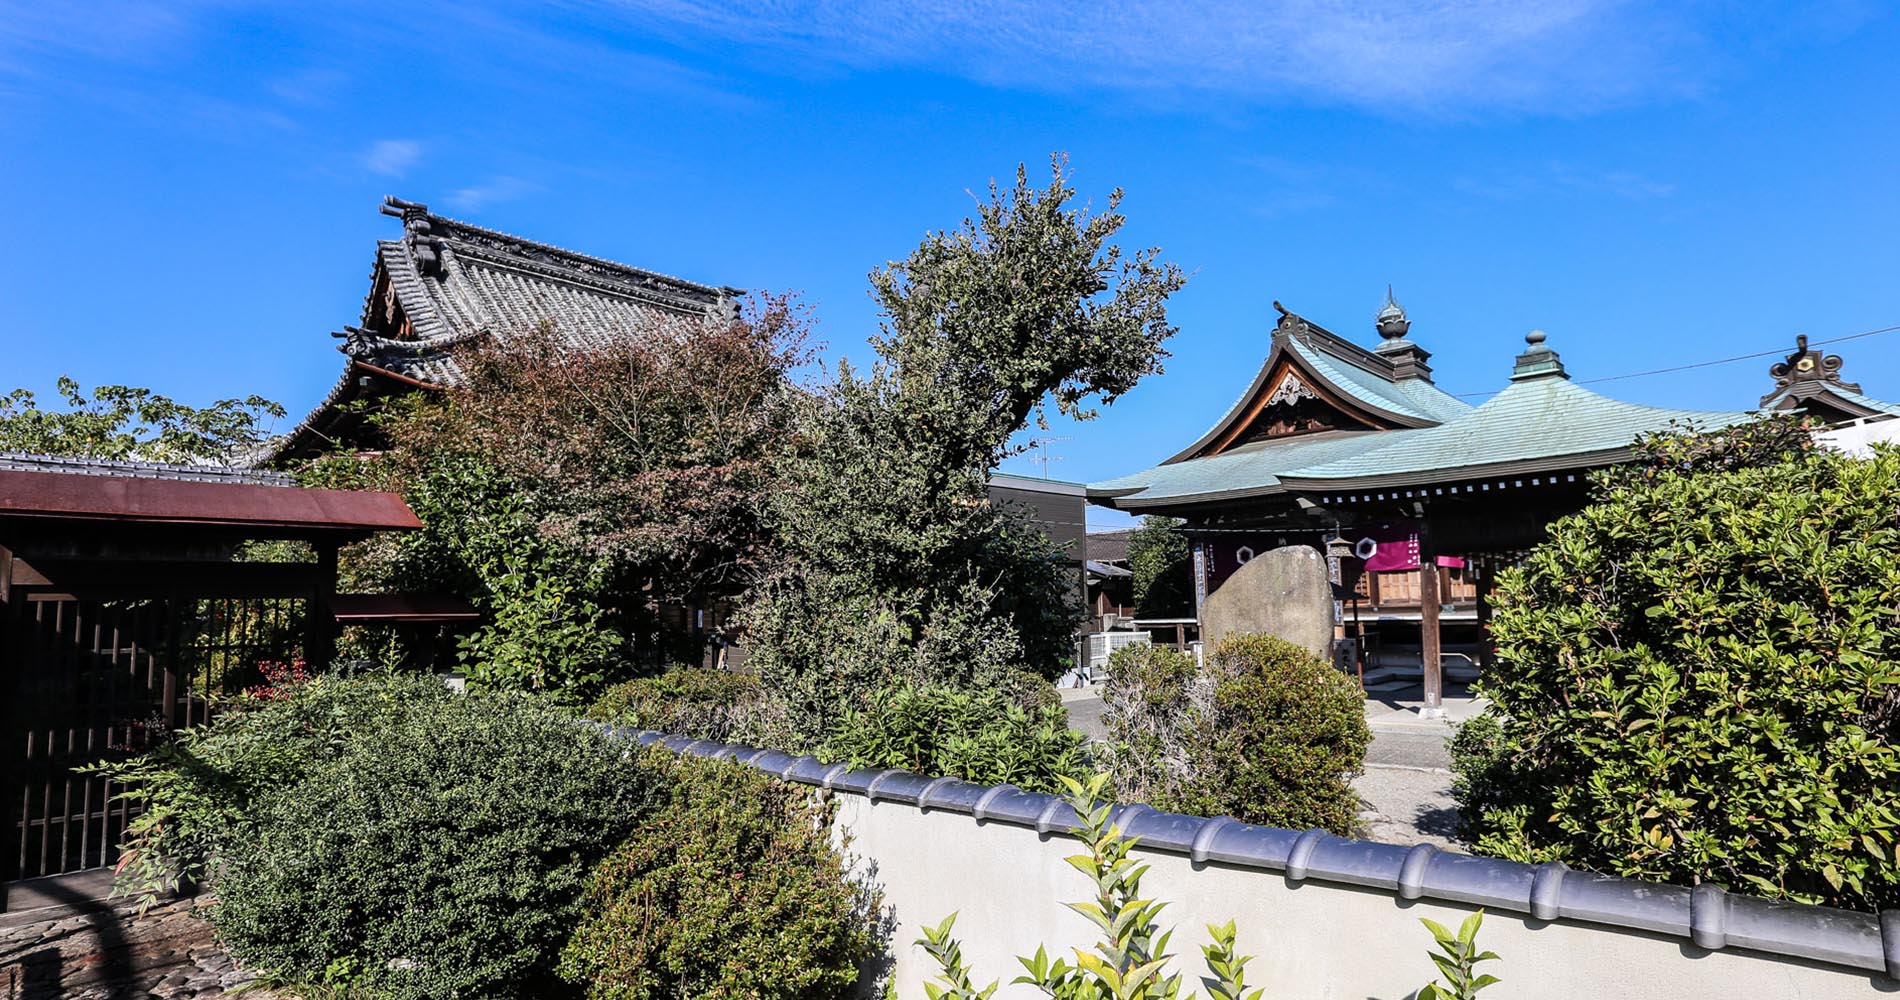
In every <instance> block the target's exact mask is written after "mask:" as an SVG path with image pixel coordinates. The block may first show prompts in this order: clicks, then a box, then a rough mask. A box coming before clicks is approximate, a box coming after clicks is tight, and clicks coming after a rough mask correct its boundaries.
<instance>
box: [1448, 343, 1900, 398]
mask: <svg viewBox="0 0 1900 1000" xmlns="http://www.w3.org/2000/svg"><path fill="white" fill-rule="evenodd" d="M1895 330H1900V325H1896V326H1883V327H1881V328H1880V329H1878V330H1863V331H1861V332H1860V333H1850V334H1848V335H1846V336H1844V337H1833V338H1830V339H1828V340H1814V341H1809V342H1808V346H1809V347H1826V346H1827V345H1829V344H1840V343H1844V342H1846V341H1849V340H1859V339H1861V338H1862V337H1873V336H1877V335H1879V334H1883V333H1892V332H1894V331H1895ZM1787 354H1788V351H1787V349H1786V348H1776V349H1775V350H1772V351H1757V352H1755V353H1754V354H1737V355H1736V356H1734V357H1732V358H1718V359H1716V360H1714V361H1698V362H1696V363H1694V364H1688V365H1676V366H1674V367H1670V368H1652V369H1650V370H1649V371H1645V372H1629V373H1628V374H1624V375H1603V376H1600V377H1598V378H1585V379H1577V380H1576V384H1578V385H1595V384H1597V383H1599V382H1620V381H1622V380H1623V379H1628V378H1645V377H1647V376H1650V375H1668V374H1670V373H1672V372H1686V371H1689V370H1691V369H1695V368H1713V367H1715V366H1716V365H1730V364H1734V363H1735V362H1737V361H1753V360H1755V359H1756V358H1776V357H1786V356H1787ZM1496 394H1497V390H1495V389H1494V390H1491V391H1490V392H1454V393H1452V394H1451V395H1453V396H1455V397H1457V398H1459V399H1473V398H1476V397H1478V396H1492V395H1496Z"/></svg>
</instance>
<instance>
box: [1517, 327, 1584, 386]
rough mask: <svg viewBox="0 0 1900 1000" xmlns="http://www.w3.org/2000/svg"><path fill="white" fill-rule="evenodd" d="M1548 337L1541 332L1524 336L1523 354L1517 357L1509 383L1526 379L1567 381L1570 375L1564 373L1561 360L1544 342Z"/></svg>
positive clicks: (1533, 331)
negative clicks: (1559, 379) (1525, 345)
mask: <svg viewBox="0 0 1900 1000" xmlns="http://www.w3.org/2000/svg"><path fill="white" fill-rule="evenodd" d="M1549 336H1550V335H1549V334H1547V333H1545V332H1544V331H1542V330H1532V331H1531V332H1529V333H1527V334H1525V335H1524V343H1525V344H1527V345H1529V346H1527V347H1525V348H1524V353H1522V354H1520V355H1518V356H1517V366H1516V367H1515V368H1513V369H1512V370H1511V381H1513V382H1522V381H1525V380H1528V379H1539V378H1551V377H1555V378H1561V379H1568V378H1569V377H1570V373H1569V372H1567V371H1564V362H1563V359H1562V358H1560V357H1558V356H1557V352H1556V351H1555V350H1553V349H1552V348H1551V347H1550V346H1549V345H1548V344H1545V343H1544V340H1545V339H1546V338H1547V337H1549Z"/></svg>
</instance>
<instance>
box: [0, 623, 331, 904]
mask: <svg viewBox="0 0 1900 1000" xmlns="http://www.w3.org/2000/svg"><path fill="white" fill-rule="evenodd" d="M9 596H10V599H9V600H7V601H5V602H0V615H4V618H0V626H4V630H3V631H0V693H4V695H5V697H6V703H5V708H4V711H3V712H0V884H5V883H12V882H19V881H25V880H30V879H36V878H43V877H47V876H54V875H63V874H68V873H72V872H80V871H86V870H89V869H95V868H102V867H105V866H108V865H111V864H113V863H115V862H116V861H117V859H118V856H119V845H120V842H121V840H122V839H123V837H124V833H125V827H126V824H127V823H128V822H130V821H131V820H132V819H133V818H134V817H135V816H137V815H138V810H137V809H136V808H135V807H134V806H132V805H131V804H130V803H127V802H124V801H121V800H119V799H118V798H117V796H118V794H119V792H120V791H121V788H120V787H119V786H118V785H117V784H116V783H114V782H112V781H110V780H108V779H106V778H104V777H100V776H98V775H93V774H87V773H84V772H83V770H82V769H83V768H84V767H85V766H86V765H89V764H94V763H97V762H99V761H102V760H107V759H124V758H125V757H127V756H130V755H133V754H138V753H142V752H144V751H146V750H148V749H150V748H151V746H152V745H153V744H154V742H155V741H156V740H157V739H159V738H161V737H162V736H163V735H164V734H166V733H167V732H169V731H171V730H173V729H179V728H184V727H187V726H193V725H201V724H203V723H204V722H206V721H208V720H209V719H210V717H211V715H212V713H213V709H214V706H215V704H216V699H217V697H218V696H219V695H223V694H229V693H232V692H234V691H236V690H238V689H241V688H242V687H244V686H246V685H249V684H254V683H257V679H258V677H259V673H258V664H259V663H260V662H262V661H268V660H278V659H291V658H294V657H296V656H297V655H298V654H299V652H300V646H301V643H302V639H303V635H304V627H303V622H302V618H303V607H302V606H303V605H304V604H305V600H303V599H297V600H291V599H281V598H278V599H269V598H266V599H259V598H202V597H171V598H166V599H141V600H109V601H101V600H80V599H76V598H74V597H73V596H71V595H69V594H54V593H38V594H35V593H29V592H28V591H27V589H26V588H21V587H15V588H13V592H12V594H11V595H9Z"/></svg>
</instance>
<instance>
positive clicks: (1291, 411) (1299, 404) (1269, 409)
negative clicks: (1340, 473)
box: [1202, 361, 1381, 455]
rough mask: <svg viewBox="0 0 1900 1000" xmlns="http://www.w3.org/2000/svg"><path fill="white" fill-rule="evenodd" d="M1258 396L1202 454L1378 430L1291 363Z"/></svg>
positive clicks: (1282, 365) (1280, 369)
mask: <svg viewBox="0 0 1900 1000" xmlns="http://www.w3.org/2000/svg"><path fill="white" fill-rule="evenodd" d="M1278 369H1279V370H1278V372H1277V373H1276V375H1275V376H1274V377H1273V378H1272V379H1270V380H1269V381H1268V382H1267V383H1266V384H1267V385H1268V386H1270V387H1271V388H1269V389H1267V390H1266V391H1264V392H1262V393H1260V394H1259V395H1257V396H1256V397H1255V398H1254V400H1253V403H1252V405H1251V407H1249V408H1248V409H1247V411H1246V415H1245V416H1244V417H1242V419H1241V420H1240V421H1238V422H1237V423H1235V424H1234V425H1233V427H1232V428H1231V429H1230V430H1229V431H1228V433H1227V434H1225V435H1223V436H1222V437H1221V438H1220V439H1219V440H1216V441H1214V442H1213V443H1212V444H1211V445H1210V446H1209V447H1208V448H1207V449H1206V450H1205V451H1204V452H1202V454H1204V455H1218V454H1220V453H1221V452H1224V451H1230V450H1232V449H1234V448H1238V447H1240V446H1241V445H1246V444H1253V443H1255V442H1257V441H1269V440H1272V439H1274V438H1285V437H1294V436H1296V435H1300V434H1317V433H1319V432H1320V431H1333V430H1365V429H1367V428H1373V427H1378V426H1381V425H1379V424H1377V423H1375V422H1374V421H1372V420H1370V419H1368V418H1367V417H1365V416H1364V415H1362V414H1359V413H1357V412H1354V411H1353V410H1352V409H1351V408H1350V407H1348V406H1346V405H1344V404H1343V403H1342V402H1341V401H1339V400H1338V399H1337V398H1335V397H1334V396H1333V395H1332V394H1331V393H1329V392H1327V391H1326V390H1325V389H1324V388H1322V387H1321V386H1320V384H1319V382H1318V381H1317V380H1315V379H1313V378H1312V377H1311V376H1303V375H1302V373H1301V372H1300V370H1299V369H1298V368H1296V367H1295V366H1294V365H1293V363H1292V362H1291V361H1283V362H1281V364H1280V365H1279V366H1278Z"/></svg>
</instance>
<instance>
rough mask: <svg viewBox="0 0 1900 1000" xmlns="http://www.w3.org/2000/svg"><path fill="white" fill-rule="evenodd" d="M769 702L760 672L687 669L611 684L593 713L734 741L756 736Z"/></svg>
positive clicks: (666, 730)
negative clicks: (761, 685)
mask: <svg viewBox="0 0 1900 1000" xmlns="http://www.w3.org/2000/svg"><path fill="white" fill-rule="evenodd" d="M764 701H765V699H764V698H763V697H762V692H761V690H760V688H759V679H758V677H757V676H756V675H754V674H749V673H742V672H739V671H733V670H706V669H702V668H696V667H685V668H681V669H678V670H669V671H667V672H666V673H663V674H659V675H658V676H654V677H642V678H639V679H638V680H631V681H627V682H626V683H623V684H616V685H614V686H613V687H611V688H608V689H607V691H606V693H605V694H602V695H601V696H600V698H599V699H598V700H597V701H595V702H594V704H593V707H591V708H589V709H588V710H587V717H588V718H590V719H598V720H600V721H602V722H609V723H613V724H615V725H621V726H633V727H635V728H637V729H654V730H658V731H660V732H663V733H670V734H673V735H678V736H691V737H693V738H694V739H701V740H718V741H720V742H729V741H732V740H736V739H744V738H746V737H748V736H750V735H753V731H754V729H755V727H756V725H757V723H758V720H759V718H760V715H761V713H762V711H763V709H764Z"/></svg>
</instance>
